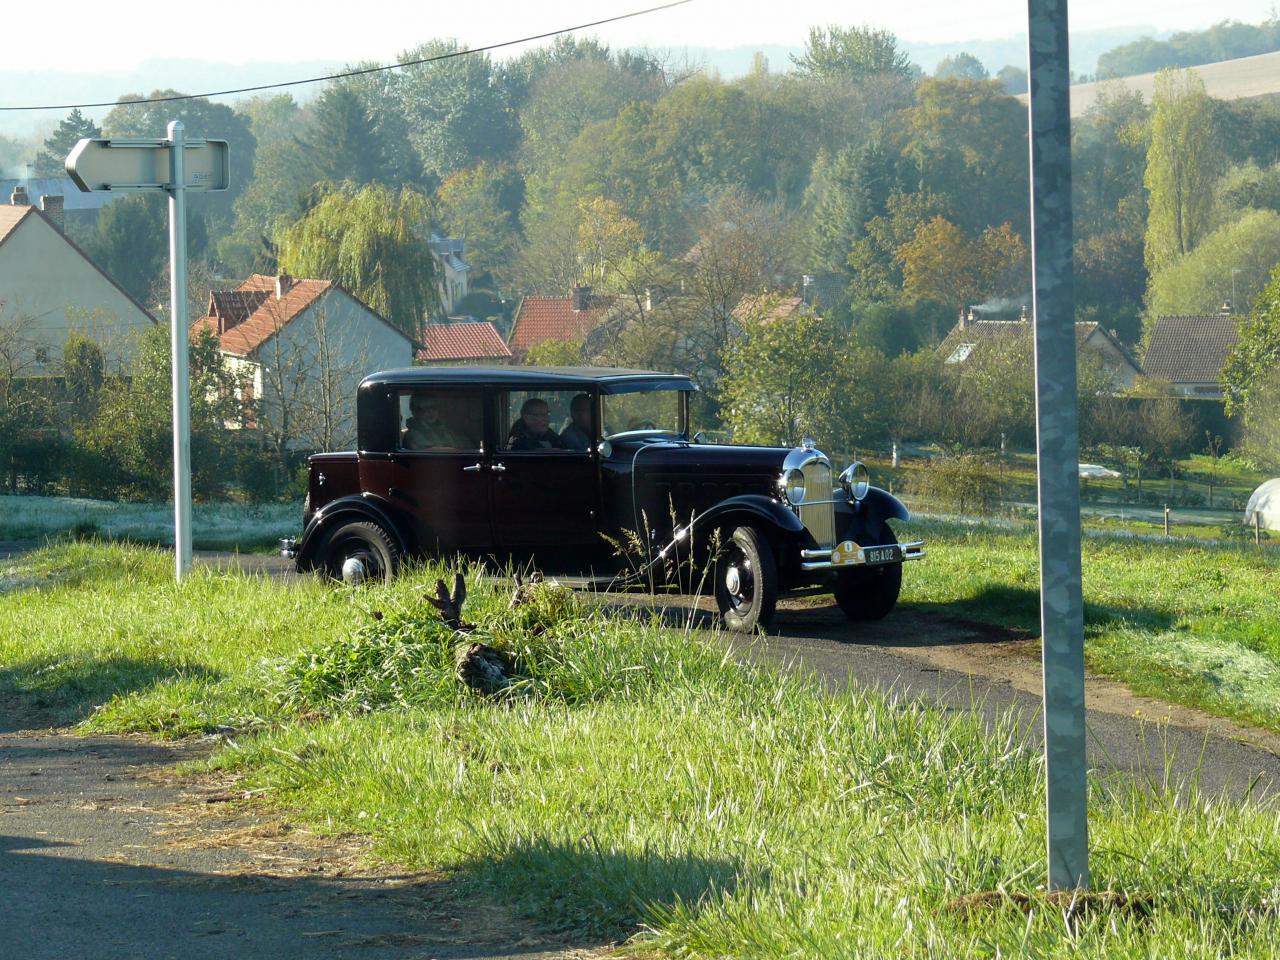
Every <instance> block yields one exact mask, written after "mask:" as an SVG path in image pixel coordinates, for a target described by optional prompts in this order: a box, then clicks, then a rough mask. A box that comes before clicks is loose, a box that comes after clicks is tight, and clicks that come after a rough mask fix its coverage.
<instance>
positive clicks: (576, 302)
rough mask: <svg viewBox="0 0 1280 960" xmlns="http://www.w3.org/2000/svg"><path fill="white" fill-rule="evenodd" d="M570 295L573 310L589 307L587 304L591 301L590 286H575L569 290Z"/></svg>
mask: <svg viewBox="0 0 1280 960" xmlns="http://www.w3.org/2000/svg"><path fill="white" fill-rule="evenodd" d="M569 297H570V301H571V306H572V307H573V312H574V313H577V312H578V311H580V310H585V309H587V304H588V303H589V302H590V301H591V288H590V287H574V288H573V289H572V290H570V291H569Z"/></svg>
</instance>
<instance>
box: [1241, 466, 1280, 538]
mask: <svg viewBox="0 0 1280 960" xmlns="http://www.w3.org/2000/svg"><path fill="white" fill-rule="evenodd" d="M1255 516H1256V517H1257V518H1258V521H1257V522H1258V526H1260V527H1261V528H1262V529H1264V530H1280V477H1277V478H1275V479H1274V480H1268V481H1267V482H1266V483H1264V484H1263V485H1262V486H1260V487H1259V488H1258V489H1257V490H1255V491H1253V493H1252V494H1251V495H1250V496H1249V503H1248V504H1247V505H1246V506H1245V508H1244V522H1245V525H1246V526H1250V527H1252V526H1253V524H1254V517H1255Z"/></svg>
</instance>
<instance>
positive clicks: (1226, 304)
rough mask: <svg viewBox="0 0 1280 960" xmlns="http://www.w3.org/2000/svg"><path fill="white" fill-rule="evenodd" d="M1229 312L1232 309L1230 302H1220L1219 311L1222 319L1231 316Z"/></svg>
mask: <svg viewBox="0 0 1280 960" xmlns="http://www.w3.org/2000/svg"><path fill="white" fill-rule="evenodd" d="M1231 310H1232V307H1231V301H1230V300H1223V301H1222V311H1221V312H1222V315H1223V316H1224V317H1229V316H1231Z"/></svg>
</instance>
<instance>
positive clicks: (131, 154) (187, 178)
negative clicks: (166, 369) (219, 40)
mask: <svg viewBox="0 0 1280 960" xmlns="http://www.w3.org/2000/svg"><path fill="white" fill-rule="evenodd" d="M66 169H67V174H68V175H69V176H70V177H71V179H72V180H74V181H75V183H76V186H78V187H79V188H80V189H81V190H84V191H86V192H88V191H93V190H111V191H113V192H118V191H148V190H163V191H164V192H166V193H167V194H168V195H169V304H170V306H169V309H170V314H171V323H172V329H171V331H170V335H171V344H172V350H173V545H174V554H175V557H176V559H175V565H176V571H177V577H178V579H179V580H181V579H182V578H183V577H185V576H186V575H187V573H188V571H190V569H191V377H190V371H189V369H188V362H189V356H188V354H189V352H190V351H189V346H188V343H187V205H186V194H187V191H188V190H200V191H208V190H225V189H227V185H228V184H229V183H230V182H231V156H230V153H229V152H228V150H227V141H225V140H188V139H187V138H186V129H185V128H184V127H183V125H182V121H180V120H174V121H173V122H172V123H170V124H169V136H168V137H167V138H166V139H163V140H143V139H113V138H110V137H95V138H92V139H85V140H81V141H80V142H79V143H77V144H76V145H75V146H74V147H73V148H72V149H71V153H70V154H68V155H67V160H66Z"/></svg>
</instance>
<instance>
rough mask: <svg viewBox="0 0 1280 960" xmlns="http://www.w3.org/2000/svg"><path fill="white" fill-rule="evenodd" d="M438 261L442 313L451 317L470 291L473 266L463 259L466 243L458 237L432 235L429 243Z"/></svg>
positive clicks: (437, 271)
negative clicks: (470, 276)
mask: <svg viewBox="0 0 1280 960" xmlns="http://www.w3.org/2000/svg"><path fill="white" fill-rule="evenodd" d="M427 246H428V247H429V248H430V250H431V256H432V257H434V258H435V261H436V292H437V293H438V294H439V296H440V313H441V315H442V316H445V317H451V316H453V315H454V314H455V313H456V312H457V310H458V305H459V304H460V303H462V301H463V299H464V298H465V297H466V295H467V292H468V290H469V275H470V273H471V264H469V263H467V261H466V260H464V259H463V256H462V255H463V252H464V250H465V248H466V241H465V240H462V239H460V238H458V237H442V236H440V235H439V234H438V233H432V234H431V239H430V240H429V241H427Z"/></svg>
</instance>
